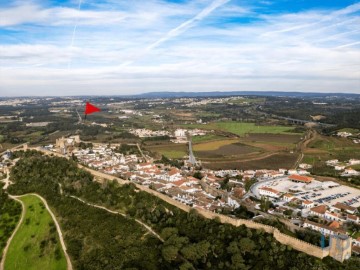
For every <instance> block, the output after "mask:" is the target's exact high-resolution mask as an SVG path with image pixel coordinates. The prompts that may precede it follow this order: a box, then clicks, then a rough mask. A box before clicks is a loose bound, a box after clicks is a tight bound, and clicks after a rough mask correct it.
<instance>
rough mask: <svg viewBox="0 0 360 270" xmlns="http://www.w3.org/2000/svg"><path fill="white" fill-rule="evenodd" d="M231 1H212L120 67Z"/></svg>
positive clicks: (177, 34)
mask: <svg viewBox="0 0 360 270" xmlns="http://www.w3.org/2000/svg"><path fill="white" fill-rule="evenodd" d="M230 1H231V0H215V1H213V2H212V3H211V4H210V5H209V6H207V7H206V8H204V9H203V10H202V11H201V12H200V13H198V14H197V15H196V16H195V17H193V18H191V19H189V20H187V21H186V22H183V23H182V24H180V25H179V26H177V27H175V28H174V29H172V30H170V31H169V32H167V33H166V34H165V35H164V36H163V37H162V38H160V39H159V40H157V41H156V42H154V43H152V44H150V45H149V46H147V47H146V48H145V50H144V51H143V52H142V53H141V54H140V55H138V56H137V57H135V59H133V60H130V61H127V62H125V63H124V64H122V65H121V66H127V65H130V64H132V63H134V62H135V61H136V60H138V59H139V58H141V57H142V56H144V55H145V54H147V53H148V52H150V51H151V50H153V49H154V48H156V47H158V46H159V45H161V44H162V43H164V42H165V41H168V40H169V39H172V38H174V37H177V36H179V35H180V34H182V33H184V32H185V31H186V30H188V29H189V28H191V27H192V26H193V25H194V24H195V23H197V22H200V21H201V20H203V19H204V18H205V17H207V16H208V15H209V14H210V13H211V12H213V11H214V10H215V9H217V8H219V7H221V6H223V5H225V4H226V3H228V2H230Z"/></svg>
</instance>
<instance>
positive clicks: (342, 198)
mask: <svg viewBox="0 0 360 270" xmlns="http://www.w3.org/2000/svg"><path fill="white" fill-rule="evenodd" d="M334 185H338V186H334ZM264 186H267V187H270V188H273V189H276V190H278V191H280V192H283V193H287V192H289V190H296V191H297V192H295V193H294V192H289V193H292V194H293V195H294V196H295V197H296V198H298V199H300V200H310V201H313V202H315V204H318V205H320V204H326V205H333V204H335V203H337V202H340V203H345V204H347V205H350V206H353V207H359V206H360V190H358V189H356V188H352V187H348V186H343V185H339V184H336V183H333V184H331V183H330V184H329V182H319V181H316V180H314V181H313V182H312V183H311V184H303V183H294V182H292V181H290V180H288V179H287V178H279V179H276V180H272V181H266V182H264V183H261V184H259V185H257V186H256V188H257V189H258V188H260V187H264Z"/></svg>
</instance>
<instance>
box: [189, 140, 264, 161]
mask: <svg viewBox="0 0 360 270" xmlns="http://www.w3.org/2000/svg"><path fill="white" fill-rule="evenodd" d="M194 152H195V155H196V156H197V157H198V158H200V159H201V160H204V161H205V160H210V159H214V158H215V159H216V158H221V159H229V158H232V159H234V158H235V159H238V158H240V157H243V156H244V155H248V154H252V153H255V152H257V153H260V152H264V151H262V149H260V148H256V147H252V146H249V145H245V144H242V143H239V142H236V143H232V144H226V145H223V146H220V147H219V148H217V149H215V150H211V151H197V150H195V151H194Z"/></svg>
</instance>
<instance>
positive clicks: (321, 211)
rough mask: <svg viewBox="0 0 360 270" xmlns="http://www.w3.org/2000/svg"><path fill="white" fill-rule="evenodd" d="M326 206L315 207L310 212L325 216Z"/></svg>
mask: <svg viewBox="0 0 360 270" xmlns="http://www.w3.org/2000/svg"><path fill="white" fill-rule="evenodd" d="M326 209H327V207H326V205H319V206H315V207H313V208H310V211H313V212H315V213H318V214H325V212H326Z"/></svg>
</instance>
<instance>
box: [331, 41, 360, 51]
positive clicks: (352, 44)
mask: <svg viewBox="0 0 360 270" xmlns="http://www.w3.org/2000/svg"><path fill="white" fill-rule="evenodd" d="M358 44H360V41H356V42H353V43H349V44H344V45H340V46H337V47H335V48H334V49H342V48H347V47H351V46H354V45H358Z"/></svg>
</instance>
